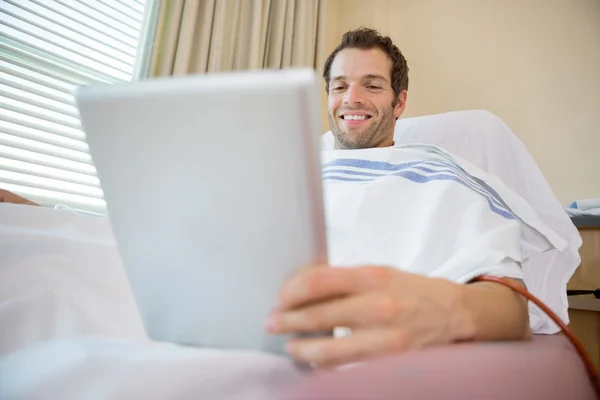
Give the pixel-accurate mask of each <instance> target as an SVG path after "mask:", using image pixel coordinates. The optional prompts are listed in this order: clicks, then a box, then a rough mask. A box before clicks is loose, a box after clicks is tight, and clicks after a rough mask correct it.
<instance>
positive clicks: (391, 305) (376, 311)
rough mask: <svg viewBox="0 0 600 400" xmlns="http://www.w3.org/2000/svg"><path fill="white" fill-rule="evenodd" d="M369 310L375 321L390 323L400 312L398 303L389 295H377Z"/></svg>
mask: <svg viewBox="0 0 600 400" xmlns="http://www.w3.org/2000/svg"><path fill="white" fill-rule="evenodd" d="M371 312H372V313H373V315H374V316H375V319H376V320H377V321H379V322H381V323H384V324H392V323H393V322H394V321H395V320H396V318H397V316H398V313H399V312H400V304H399V302H398V301H397V300H396V299H395V298H394V297H392V296H390V295H383V296H379V297H377V298H376V299H375V301H374V304H373V308H372V310H371Z"/></svg>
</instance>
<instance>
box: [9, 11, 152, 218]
mask: <svg viewBox="0 0 600 400" xmlns="http://www.w3.org/2000/svg"><path fill="white" fill-rule="evenodd" d="M146 1H151V0H82V1H77V0H50V1H49V0H0V188H3V189H6V190H9V191H12V192H14V193H17V194H20V195H21V196H23V197H26V198H28V199H30V200H32V201H36V202H38V203H40V204H43V205H56V204H63V205H66V206H69V207H71V208H74V209H76V210H81V211H88V212H94V213H104V212H105V202H104V200H103V195H102V190H101V188H100V185H99V181H98V178H97V176H96V170H95V168H94V166H93V164H92V160H91V158H90V155H89V152H88V146H87V144H86V142H85V135H84V133H83V132H82V130H81V126H80V122H79V117H78V112H77V109H76V107H75V101H74V99H73V95H72V93H73V90H74V88H76V87H77V86H80V85H84V84H90V83H97V82H103V83H117V82H125V81H129V80H131V79H132V78H135V69H136V65H137V64H136V59H137V50H138V48H139V42H140V39H141V37H142V35H143V25H144V16H145V6H146V4H145V3H146Z"/></svg>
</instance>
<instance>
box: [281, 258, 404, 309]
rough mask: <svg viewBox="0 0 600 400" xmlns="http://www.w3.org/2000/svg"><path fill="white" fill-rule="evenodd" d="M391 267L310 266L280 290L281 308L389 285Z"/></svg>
mask: <svg viewBox="0 0 600 400" xmlns="http://www.w3.org/2000/svg"><path fill="white" fill-rule="evenodd" d="M391 278H392V273H391V269H389V268H386V267H359V268H333V267H325V268H318V267H317V268H307V269H303V270H301V271H300V272H299V273H297V274H296V275H294V276H293V277H291V278H290V279H289V280H288V281H287V282H286V283H284V285H283V286H282V288H281V291H280V292H279V306H280V308H281V309H284V310H285V309H291V308H295V307H299V306H302V305H306V304H311V303H315V302H318V301H322V300H326V299H332V298H336V297H343V296H346V295H349V294H355V293H360V292H364V291H366V290H372V289H376V288H379V287H381V286H382V285H385V284H388V283H389V280H390V279H391Z"/></svg>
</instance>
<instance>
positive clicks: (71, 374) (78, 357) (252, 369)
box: [0, 337, 299, 400]
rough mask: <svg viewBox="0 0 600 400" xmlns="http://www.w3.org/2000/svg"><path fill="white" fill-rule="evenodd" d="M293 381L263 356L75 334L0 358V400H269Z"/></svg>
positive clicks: (280, 364)
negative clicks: (70, 337) (283, 386)
mask: <svg viewBox="0 0 600 400" xmlns="http://www.w3.org/2000/svg"><path fill="white" fill-rule="evenodd" d="M297 376H299V372H298V371H297V370H296V369H295V368H294V366H293V365H292V364H291V363H290V362H289V361H288V360H287V359H285V358H282V357H278V356H274V355H269V354H264V353H254V352H243V351H218V350H209V349H193V348H184V347H180V346H176V345H171V344H164V343H140V342H133V341H126V340H117V339H106V338H100V337H96V338H94V337H78V338H72V339H69V340H66V339H65V340H52V341H47V342H43V343H39V344H37V345H35V346H32V347H28V348H23V349H21V350H19V351H17V352H13V353H12V354H11V355H9V356H5V357H3V358H2V359H0V399H2V400H4V399H11V400H13V399H14V400H17V399H19V400H25V399H28V400H29V399H32V400H33V399H36V400H37V399H40V400H42V399H43V400H54V399H56V400H70V399H73V400H112V399H115V400H116V399H119V400H121V399H123V400H129V399H144V400H146V399H148V400H150V399H157V400H158V399H169V400H175V399H185V400H188V399H207V400H208V399H219V400H234V399H235V400H270V399H275V398H277V390H278V389H279V388H280V387H281V385H284V384H286V383H288V382H289V381H291V380H292V379H294V378H296V377H297Z"/></svg>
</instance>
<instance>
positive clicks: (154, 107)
mask: <svg viewBox="0 0 600 400" xmlns="http://www.w3.org/2000/svg"><path fill="white" fill-rule="evenodd" d="M318 91H319V85H318V81H317V76H316V74H315V73H314V72H313V71H312V70H308V69H289V70H279V71H256V72H233V73H219V74H207V75H199V76H186V77H176V78H160V79H150V80H145V81H139V82H132V83H128V84H119V85H98V86H88V87H82V88H79V89H78V91H77V92H76V94H75V96H76V101H77V106H78V108H79V112H80V116H81V120H82V125H83V129H84V132H85V134H86V137H87V142H88V144H89V147H90V152H91V156H92V159H93V162H94V164H95V166H96V169H97V172H98V176H99V179H100V183H101V187H102V189H103V191H104V196H105V200H106V202H107V209H108V216H109V218H110V221H111V224H112V227H113V231H114V234H115V237H116V239H117V243H118V246H119V250H120V253H121V256H122V259H123V263H124V265H125V268H126V272H127V274H128V277H129V281H130V284H131V287H132V289H133V293H134V296H135V298H136V300H137V304H138V307H139V310H140V312H141V314H142V318H143V321H144V323H145V326H146V328H147V331H148V334H149V336H150V337H151V338H153V339H156V340H161V341H172V342H176V343H180V344H186V345H192V346H202V347H214V348H230V349H234V348H235V349H254V350H264V351H271V352H276V353H280V352H282V351H283V342H284V339H285V337H274V336H271V335H269V334H267V333H266V332H265V330H264V322H265V318H266V316H267V314H268V313H269V312H270V311H271V309H272V308H273V307H274V306H275V301H276V293H277V292H278V290H279V289H280V286H281V284H282V282H283V281H284V280H285V278H286V277H288V276H289V275H290V274H292V272H293V271H295V270H296V269H298V268H301V267H304V266H306V265H309V264H312V263H323V262H326V261H327V246H326V238H325V227H324V225H325V222H324V212H323V204H322V203H323V202H322V184H321V174H320V157H319V141H318V137H319V129H320V113H319V108H320V96H319V93H318ZM98 273H102V272H101V271H98Z"/></svg>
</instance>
